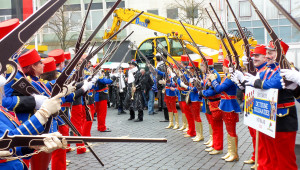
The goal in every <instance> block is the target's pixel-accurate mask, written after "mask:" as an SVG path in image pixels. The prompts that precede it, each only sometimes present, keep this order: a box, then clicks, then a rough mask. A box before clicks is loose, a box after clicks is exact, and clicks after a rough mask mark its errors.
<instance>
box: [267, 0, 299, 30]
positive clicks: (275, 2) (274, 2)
mask: <svg viewBox="0 0 300 170" xmlns="http://www.w3.org/2000/svg"><path fill="white" fill-rule="evenodd" d="M270 1H271V2H272V3H273V4H274V5H275V6H276V8H277V9H278V10H279V11H280V12H281V13H282V14H283V15H284V16H285V17H286V18H287V19H288V20H289V21H290V22H291V23H292V24H293V25H294V27H296V28H297V29H298V30H299V31H300V24H299V23H298V22H297V21H296V20H295V18H294V17H292V15H291V14H290V13H289V12H287V11H286V10H285V9H284V8H283V7H282V6H281V5H280V4H279V2H278V1H276V0H270Z"/></svg>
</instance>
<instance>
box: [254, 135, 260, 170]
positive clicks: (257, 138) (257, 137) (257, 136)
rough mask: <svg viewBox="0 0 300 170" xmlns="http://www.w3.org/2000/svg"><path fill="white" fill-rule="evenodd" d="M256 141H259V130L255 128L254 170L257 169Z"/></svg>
mask: <svg viewBox="0 0 300 170" xmlns="http://www.w3.org/2000/svg"><path fill="white" fill-rule="evenodd" d="M258 141H259V131H258V130H256V139H255V164H254V167H255V170H257V160H258Z"/></svg>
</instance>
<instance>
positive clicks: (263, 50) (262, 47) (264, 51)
mask: <svg viewBox="0 0 300 170" xmlns="http://www.w3.org/2000/svg"><path fill="white" fill-rule="evenodd" d="M259 54H262V55H266V54H267V49H266V46H265V45H262V44H257V45H256V47H255V49H254V51H253V53H252V55H259Z"/></svg>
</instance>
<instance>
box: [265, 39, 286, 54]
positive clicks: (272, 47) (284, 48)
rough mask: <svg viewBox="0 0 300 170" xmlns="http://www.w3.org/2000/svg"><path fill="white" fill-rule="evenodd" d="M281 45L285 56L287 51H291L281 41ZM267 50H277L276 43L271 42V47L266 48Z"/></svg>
mask: <svg viewBox="0 0 300 170" xmlns="http://www.w3.org/2000/svg"><path fill="white" fill-rule="evenodd" d="M280 45H281V48H282V53H283V54H286V53H287V51H288V50H289V45H287V44H286V43H285V42H283V41H280ZM266 49H267V50H275V46H274V43H273V41H270V42H269V46H268V47H266Z"/></svg>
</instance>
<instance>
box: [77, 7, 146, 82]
mask: <svg viewBox="0 0 300 170" xmlns="http://www.w3.org/2000/svg"><path fill="white" fill-rule="evenodd" d="M143 13H144V11H142V12H141V13H139V14H137V15H136V16H135V17H133V18H132V19H131V20H130V21H128V22H127V23H126V24H125V25H124V26H123V27H122V28H120V29H119V30H118V31H117V32H115V33H114V34H113V35H112V36H111V37H109V38H108V39H107V40H106V41H105V42H106V43H105V42H104V43H105V44H104V43H103V44H104V45H106V44H107V43H108V41H110V40H111V39H113V38H114V37H115V36H116V35H117V34H119V33H120V32H121V31H123V30H124V29H125V28H126V27H127V26H128V25H129V24H131V22H133V21H134V20H135V19H136V18H138V17H139V16H140V15H142V14H143ZM132 33H133V31H132V32H131V33H130V34H129V36H130V35H131V34H132ZM129 36H127V38H128V37H129ZM127 38H126V39H127ZM126 39H124V40H123V41H125V40H126ZM123 41H122V42H123ZM103 44H102V45H101V46H100V47H98V48H97V49H96V50H95V51H93V52H91V54H90V55H88V56H87V57H86V58H85V59H83V60H82V64H81V66H80V68H79V71H78V73H82V70H83V68H84V67H85V65H86V64H87V62H88V61H89V60H90V59H91V58H92V57H93V56H94V55H96V54H97V53H98V52H99V51H100V50H101V49H102V48H103V47H104V46H103ZM118 47H119V46H118ZM114 49H115V48H114ZM98 66H99V67H100V66H101V65H100V64H99V65H98ZM98 66H97V67H96V68H97V69H98V68H99V67H98ZM96 68H95V72H94V73H96V72H98V71H96ZM80 70H81V71H80ZM94 75H95V74H94ZM81 76H82V75H78V77H81ZM92 77H93V76H92Z"/></svg>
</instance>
